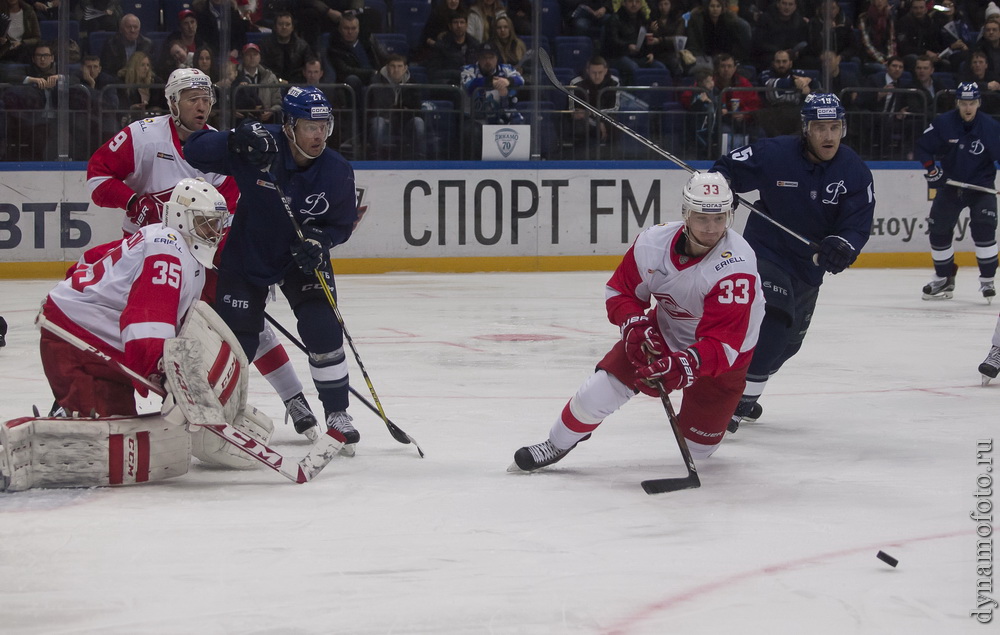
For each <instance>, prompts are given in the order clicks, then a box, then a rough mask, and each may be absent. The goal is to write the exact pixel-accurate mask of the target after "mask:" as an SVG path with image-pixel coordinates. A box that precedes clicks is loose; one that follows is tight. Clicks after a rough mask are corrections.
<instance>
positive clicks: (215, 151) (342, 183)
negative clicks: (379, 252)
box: [184, 86, 360, 454]
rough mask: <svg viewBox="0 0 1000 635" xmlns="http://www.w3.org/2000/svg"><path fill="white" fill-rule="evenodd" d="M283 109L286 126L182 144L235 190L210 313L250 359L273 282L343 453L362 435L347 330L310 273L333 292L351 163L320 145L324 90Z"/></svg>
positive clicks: (352, 216)
mask: <svg viewBox="0 0 1000 635" xmlns="http://www.w3.org/2000/svg"><path fill="white" fill-rule="evenodd" d="M281 110H282V112H283V114H284V117H285V123H284V124H283V125H280V126H279V125H263V124H261V123H259V122H245V123H244V124H242V125H240V127H239V128H237V129H236V130H234V131H231V132H229V131H227V132H215V131H199V132H196V133H194V134H192V135H191V137H190V138H189V139H188V142H187V144H186V145H185V146H184V155H185V157H186V158H187V160H188V162H189V163H191V165H193V166H195V167H197V168H198V169H199V170H204V171H208V172H216V173H218V174H230V175H232V176H233V177H234V178H235V179H236V182H237V184H238V185H239V188H240V200H239V203H238V204H237V206H236V214H235V215H234V216H233V226H232V228H231V229H230V231H229V234H228V236H227V238H226V243H225V247H224V248H223V250H222V259H221V262H220V264H219V282H218V288H217V291H216V294H215V297H216V305H215V310H216V311H217V312H218V313H219V315H220V316H222V319H224V320H225V321H226V324H228V325H229V327H230V328H231V329H232V330H233V332H234V333H235V334H236V337H237V338H238V339H239V342H240V344H241V345H242V346H243V350H244V352H246V354H247V357H248V358H251V359H252V358H253V354H254V351H255V349H256V347H257V341H258V335H257V334H258V333H260V331H261V330H262V329H263V328H264V304H265V302H266V299H267V294H268V287H269V286H270V285H272V284H278V285H279V287H280V289H281V291H282V293H283V294H284V296H285V297H286V298H287V299H288V303H289V305H290V306H291V308H292V311H293V312H294V313H295V317H296V319H297V320H298V331H299V335H300V336H301V337H302V342H303V343H304V344H305V346H306V349H307V350H308V351H309V370H310V372H311V374H312V377H313V383H314V384H315V385H316V390H317V392H318V393H319V398H320V400H321V401H322V402H323V407H324V410H325V411H326V423H327V426H329V427H332V428H336V429H337V430H338V431H340V433H341V434H343V435H344V437H345V438H346V440H347V445H345V446H344V450H342V451H341V452H343V453H346V454H353V452H354V445H355V444H356V443H357V442H358V440H359V438H360V435H359V434H358V432H357V430H355V428H354V426H353V425H352V424H351V416H350V415H348V414H347V406H348V391H349V385H348V378H347V360H346V358H345V355H344V333H343V329H342V328H341V326H340V323H339V322H338V321H337V320H336V319H335V315H334V313H333V309H332V307H331V306H330V304H329V302H328V300H327V298H326V295H325V294H324V292H323V290H322V287H320V285H318V284H316V278H315V273H314V270H317V269H318V270H320V272H321V274H322V275H323V276H324V278H325V280H326V282H327V284H328V285H329V286H330V288H331V290H333V289H334V281H333V272H332V270H331V267H330V260H329V258H330V254H329V250H330V248H332V247H335V246H337V245H339V244H341V243H344V242H345V241H347V239H348V238H350V236H351V232H352V231H353V228H354V224H355V221H357V220H358V210H357V197H356V193H355V186H354V170H353V168H352V167H351V165H350V164H349V163H348V162H347V160H345V159H344V157H342V156H341V155H340V154H338V153H336V152H334V151H333V150H331V149H329V148H327V147H326V140H327V138H328V137H329V136H330V133H331V132H332V131H333V109H332V108H331V106H330V102H329V101H328V100H327V98H326V96H325V95H324V94H323V92H322V91H320V90H319V89H317V88H314V87H312V86H307V87H292V88H290V89H289V90H288V94H286V95H285V98H284V100H283V101H282V105H281ZM275 183H277V184H278V185H279V186H280V187H281V190H282V191H283V192H284V194H285V196H286V197H287V198H288V204H289V206H290V208H291V210H292V212H293V214H294V216H295V219H296V221H297V222H298V223H299V225H300V226H301V228H302V233H303V235H304V236H305V240H300V239H299V237H298V235H297V234H296V232H295V228H294V226H293V225H292V221H291V219H290V218H289V217H288V213H287V211H286V209H285V205H284V203H282V201H281V198H279V194H278V191H277V189H276V188H275V186H274V184H275ZM334 293H336V291H334ZM296 432H299V433H301V434H305V435H306V436H308V437H309V438H310V439H311V440H315V439H316V438H317V437H318V435H319V431H318V430H316V426H315V425H313V426H311V427H310V428H308V429H303V430H299V429H296Z"/></svg>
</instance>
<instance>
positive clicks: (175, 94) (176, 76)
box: [163, 68, 215, 125]
mask: <svg viewBox="0 0 1000 635" xmlns="http://www.w3.org/2000/svg"><path fill="white" fill-rule="evenodd" d="M189 88H200V89H202V90H204V91H207V92H208V95H209V97H210V98H211V99H212V105H215V89H214V88H212V78H210V77H209V76H208V75H206V74H205V73H203V72H202V71H200V70H198V69H197V68H178V69H177V70H175V71H174V72H172V73H170V77H168V78H167V86H166V88H164V89H163V93H164V95H165V96H166V98H167V106H168V107H169V108H170V116H171V117H172V118H173V120H174V123H175V124H177V125H180V123H181V111H180V108H179V106H178V105H177V104H178V102H179V101H180V98H181V91H184V90H187V89H189Z"/></svg>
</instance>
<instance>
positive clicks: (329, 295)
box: [267, 172, 424, 458]
mask: <svg viewBox="0 0 1000 635" xmlns="http://www.w3.org/2000/svg"><path fill="white" fill-rule="evenodd" d="M267 176H268V178H269V179H270V180H271V181H270V182H271V185H273V186H274V190H275V191H276V192H277V193H278V198H280V199H281V204H282V205H284V206H285V213H286V214H287V215H288V220H290V221H291V222H292V227H293V228H295V235H296V236H298V237H299V240H301V241H305V239H306V238H305V236H304V235H303V234H302V227H300V226H299V221H297V220H295V213H294V212H292V208H291V206H289V204H288V199H287V198H285V192H284V190H282V189H281V186H280V185H278V182H277V180H276V179H275V178H274V175H273V174H271V173H270V172H269V173H268V175H267ZM330 269H331V271H332V269H333V266H332V265H331V267H330ZM313 273H314V274H315V275H316V280H317V281H318V282H319V285H320V287H322V289H323V293H324V294H325V295H326V300H327V302H329V303H330V308H331V309H333V314H334V315H335V316H336V318H337V322H339V323H340V328H341V330H342V331H343V332H344V339H345V340H347V344H348V345H349V346H350V347H351V352H352V353H354V360H355V361H356V362H357V363H358V369H360V370H361V376H362V377H364V378H365V383H366V384H368V392H370V393H371V395H372V401H374V402H375V405H376V406H377V408H378V415H379V417H381V418H382V421H383V422H384V423H385V427H386V428H388V429H389V434H391V435H392V438H393V439H395V440H397V441H399V442H400V443H412V444H413V447H415V448H416V449H417V454H419V455H420V458H424V451H423V450H422V449H420V446H419V445H417V441H416V439H414V438H413V437H411V436H410V435H408V434H406V433H405V432H403V430H402V429H401V428H400V427H399V426H397V425H396V424H394V423H393V422H391V421H389V417H387V416H386V414H385V410H384V409H383V408H382V402H380V401H379V399H378V393H376V392H375V386H374V385H373V384H372V380H371V377H369V376H368V371H367V370H365V365H364V363H363V362H362V361H361V355H360V354H359V353H358V349H357V347H356V346H355V345H354V338H352V337H351V334H350V333H349V332H348V331H347V325H346V324H344V316H343V315H341V314H340V308H338V306H337V300H336V299H335V298H334V297H333V292H331V291H330V285H328V284H327V283H326V278H324V277H323V273H322V272H321V271H320V270H319V269H315V270H313ZM271 323H272V324H274V323H275V322H274V320H271ZM280 330H281V332H282V333H285V335H288V332H287V331H285V330H284V329H280ZM299 348H301V349H302V350H303V351H304V352H305V353H306V354H307V355H308V353H309V352H308V351H307V350H306V348H305V347H304V346H299ZM354 394H355V395H357V393H354Z"/></svg>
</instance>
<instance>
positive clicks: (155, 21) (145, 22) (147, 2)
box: [121, 0, 177, 37]
mask: <svg viewBox="0 0 1000 635" xmlns="http://www.w3.org/2000/svg"><path fill="white" fill-rule="evenodd" d="M121 4H122V15H125V14H126V13H134V14H135V15H136V17H138V18H139V22H140V23H141V24H142V32H143V33H146V35H147V37H148V35H149V32H150V31H159V30H160V1H159V0H122V3H121ZM176 18H177V16H176V15H175V16H174V19H176Z"/></svg>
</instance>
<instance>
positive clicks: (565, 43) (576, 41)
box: [555, 35, 594, 73]
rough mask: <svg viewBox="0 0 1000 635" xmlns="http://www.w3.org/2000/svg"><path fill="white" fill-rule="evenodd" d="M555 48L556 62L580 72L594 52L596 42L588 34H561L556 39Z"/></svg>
mask: <svg viewBox="0 0 1000 635" xmlns="http://www.w3.org/2000/svg"><path fill="white" fill-rule="evenodd" d="M555 49H556V51H555V52H556V63H557V64H559V66H562V67H563V68H572V69H573V70H574V71H576V72H578V73H579V72H581V71H583V69H584V67H585V66H586V65H587V62H588V61H589V60H590V58H591V57H592V56H593V54H594V42H593V41H592V40H591V39H590V38H589V37H586V36H578V35H560V36H559V37H557V38H556V39H555Z"/></svg>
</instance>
